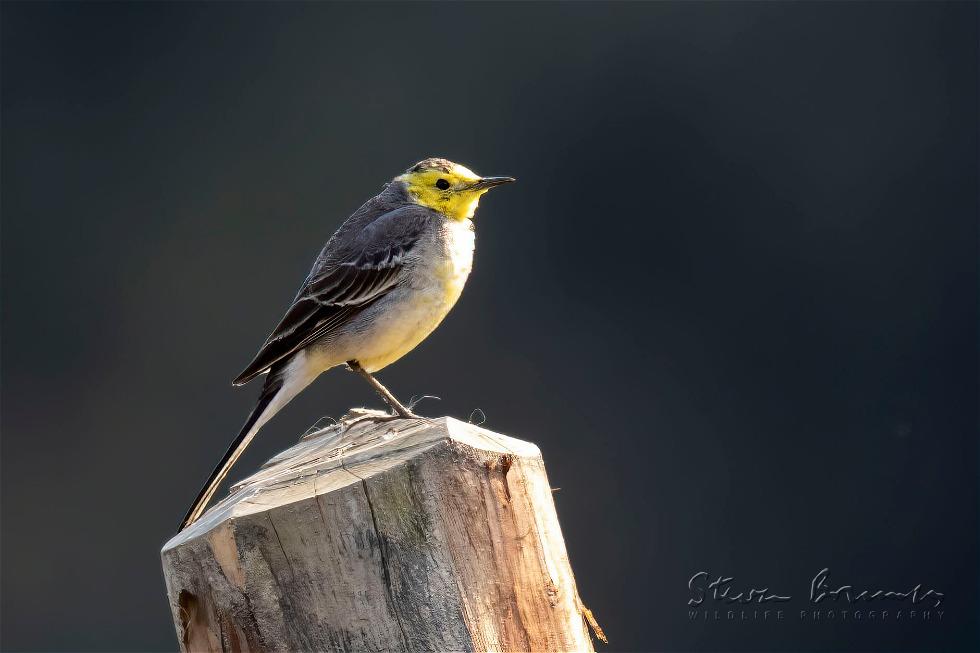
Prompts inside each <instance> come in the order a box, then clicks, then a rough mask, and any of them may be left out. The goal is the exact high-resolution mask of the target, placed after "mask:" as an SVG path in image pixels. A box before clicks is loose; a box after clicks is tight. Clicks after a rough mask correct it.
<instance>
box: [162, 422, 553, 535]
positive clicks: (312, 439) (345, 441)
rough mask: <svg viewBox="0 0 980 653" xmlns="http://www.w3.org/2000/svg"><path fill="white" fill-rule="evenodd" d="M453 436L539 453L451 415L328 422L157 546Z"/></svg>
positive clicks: (314, 492) (334, 484)
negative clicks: (345, 424) (346, 424)
mask: <svg viewBox="0 0 980 653" xmlns="http://www.w3.org/2000/svg"><path fill="white" fill-rule="evenodd" d="M448 441H453V442H457V443H459V444H462V445H465V446H468V447H471V448H473V449H477V450H482V451H490V452H497V453H509V454H513V455H515V456H518V457H521V458H540V457H541V451H540V450H539V449H538V447H537V445H535V444H534V443H531V442H527V441H525V440H519V439H517V438H512V437H510V436H507V435H503V434H502V433H495V432H493V431H489V430H487V429H484V428H481V427H479V426H475V425H473V424H468V423H466V422H461V421H459V420H457V419H454V418H452V417H439V418H434V419H420V420H410V419H406V420H398V421H397V422H388V423H381V424H371V423H361V424H357V425H355V426H353V427H350V428H346V429H345V428H343V427H341V426H333V427H330V428H327V429H323V430H322V431H320V432H317V433H314V434H312V435H306V436H304V438H303V439H302V440H300V442H299V443H298V444H296V445H294V446H292V447H290V448H288V449H286V450H285V451H282V452H280V453H278V454H276V455H275V456H273V457H272V458H270V459H269V460H268V461H267V462H266V463H265V464H264V465H262V467H261V468H260V469H259V471H257V472H255V473H254V474H252V475H251V476H249V477H247V478H245V479H244V480H242V481H240V482H238V483H236V484H235V485H233V486H232V489H231V493H230V494H229V496H227V497H226V498H225V499H223V500H221V501H220V502H218V503H217V504H215V505H214V506H213V507H212V508H211V509H210V510H208V511H207V512H206V513H204V515H203V516H202V517H201V518H200V519H199V520H198V521H196V522H195V523H194V524H192V525H191V526H189V527H187V528H185V529H184V530H183V531H181V532H180V533H178V534H177V535H175V536H174V537H173V538H171V539H170V541H168V542H167V543H166V544H165V545H164V546H163V549H162V553H166V552H168V551H171V550H173V549H175V548H177V547H178V546H180V545H182V544H184V543H186V542H189V541H190V540H193V539H196V538H198V537H201V536H204V535H207V534H209V533H210V532H211V531H212V530H214V529H215V528H217V527H220V526H221V525H222V524H224V523H226V522H227V521H228V520H229V519H233V518H235V517H241V516H245V515H250V514H253V513H257V512H264V511H267V510H269V509H271V508H275V507H278V506H283V505H287V504H290V503H293V502H296V501H302V500H304V499H309V498H311V497H313V496H319V495H322V494H328V493H330V492H333V491H335V490H338V489H340V488H343V487H346V486H347V485H350V484H352V483H357V482H360V478H359V477H357V476H355V475H354V474H352V473H350V472H349V471H347V469H346V468H347V467H349V466H351V465H358V466H362V465H365V464H366V463H369V464H370V467H371V470H372V473H371V475H372V476H373V475H375V474H378V473H382V472H384V471H387V470H389V469H392V468H394V467H396V466H398V465H401V464H404V463H405V462H407V461H409V460H411V459H412V458H415V457H417V456H418V455H419V454H421V453H422V452H423V451H426V450H428V449H430V448H432V447H434V446H437V445H438V444H440V443H443V442H448Z"/></svg>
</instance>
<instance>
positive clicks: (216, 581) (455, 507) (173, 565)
mask: <svg viewBox="0 0 980 653" xmlns="http://www.w3.org/2000/svg"><path fill="white" fill-rule="evenodd" d="M162 558H163V568H164V575H165V576H166V582H167V593H168V596H169V599H170V608H171V611H172V613H173V618H174V624H175V626H176V629H177V636H178V639H179V640H180V645H181V648H182V650H185V651H204V650H212V651H218V650H229V651H238V650H242V651H244V650H249V651H591V650H593V648H592V642H591V640H590V638H589V634H588V632H587V629H586V625H585V622H584V619H583V614H584V612H583V610H584V608H583V606H582V605H581V602H580V600H579V597H578V593H577V591H576V588H575V579H574V577H573V576H572V571H571V567H570V566H569V562H568V556H567V554H566V552H565V544H564V541H563V540H562V536H561V530H560V528H559V525H558V518H557V515H556V513H555V507H554V501H553V499H552V496H551V488H550V486H549V485H548V479H547V475H546V474H545V469H544V463H543V462H542V459H541V453H540V451H539V450H538V448H537V447H536V446H535V445H533V444H531V443H529V442H525V441H522V440H517V439H515V438H511V437H507V436H504V435H500V434H498V433H493V432H491V431H488V430H486V429H482V428H479V427H477V426H473V425H471V424H466V423H463V422H460V421H458V420H455V419H452V418H445V417H444V418H439V419H433V420H409V419H405V420H398V421H395V422H390V423H385V424H372V423H360V424H356V425H354V426H351V427H350V428H346V429H342V428H340V427H331V428H329V429H324V430H322V431H318V432H315V433H312V434H310V435H308V436H306V437H304V439H303V440H301V441H300V442H299V444H297V445H296V446H294V447H291V448H290V449H287V450H286V451H284V452H282V453H280V454H278V455H277V456H275V457H274V458H272V459H271V460H269V461H268V462H267V463H266V464H265V465H264V466H263V467H262V469H261V470H259V471H258V472H257V473H256V474H254V475H252V476H251V477H249V478H247V479H245V480H244V481H242V482H240V483H238V484H237V485H235V486H234V487H233V488H232V493H231V495H230V496H229V497H228V498H226V499H225V500H223V501H222V502H220V503H219V504H217V505H216V506H214V507H213V508H212V509H211V510H210V511H209V512H207V513H206V514H205V515H204V516H203V517H202V518H201V520H200V521H198V522H197V523H195V524H193V525H192V526H191V527H189V528H187V529H185V530H184V531H183V532H181V533H180V534H178V535H177V536H175V537H174V538H173V539H172V540H170V541H169V542H168V543H167V544H166V545H165V546H164V548H163V551H162Z"/></svg>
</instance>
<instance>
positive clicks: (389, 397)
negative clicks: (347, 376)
mask: <svg viewBox="0 0 980 653" xmlns="http://www.w3.org/2000/svg"><path fill="white" fill-rule="evenodd" d="M347 366H348V367H349V368H351V370H352V371H354V372H357V373H358V374H360V375H361V376H362V377H364V380H365V381H367V382H368V383H370V384H371V387H372V388H374V391H375V392H377V393H378V394H379V395H380V396H381V398H382V399H384V401H385V403H386V404H388V406H389V407H390V408H391V410H393V411H394V412H395V414H394V415H392V416H391V417H392V418H395V419H397V418H399V417H404V418H418V415H416V414H415V413H413V412H412V411H410V410H409V409H408V408H405V406H403V405H402V403H401V402H400V401H398V400H397V399H395V395H393V394H391V392H390V391H389V390H388V388H386V387H384V386H383V385H381V382H380V381H378V380H377V379H376V378H374V377H373V376H372V375H371V373H370V372H368V371H367V370H366V369H364V368H363V367H361V364H360V363H358V362H357V361H356V360H349V361H347ZM377 421H384V418H380V419H378V420H377Z"/></svg>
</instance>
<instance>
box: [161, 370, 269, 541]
mask: <svg viewBox="0 0 980 653" xmlns="http://www.w3.org/2000/svg"><path fill="white" fill-rule="evenodd" d="M282 386H283V380H282V378H281V376H280V375H279V373H277V371H276V370H275V369H273V370H272V371H270V372H269V376H267V377H266V380H265V385H264V386H263V387H262V394H261V395H259V401H258V403H256V404H255V408H254V409H252V413H251V414H250V415H249V416H248V419H247V420H245V424H244V426H242V430H241V431H240V432H239V433H238V436H237V437H236V438H235V440H234V442H232V443H231V446H229V447H228V451H226V452H225V455H224V456H223V457H222V458H221V462H219V463H218V465H217V467H215V468H214V471H213V472H211V476H210V477H209V478H208V481H207V483H205V484H204V487H203V488H201V491H200V493H199V494H198V495H197V498H196V499H195V500H194V503H193V504H191V507H190V509H189V510H188V511H187V514H186V515H185V516H184V519H183V521H181V522H180V528H178V529H177V532H178V533H179V532H180V531H182V530H184V529H185V528H187V527H188V526H190V525H191V524H193V523H194V522H195V521H197V520H198V519H199V518H200V516H201V515H202V514H204V509H205V508H207V506H208V503H209V502H210V501H211V497H213V496H214V493H215V492H217V490H218V486H220V485H221V483H222V481H224V480H225V477H226V476H227V475H228V472H229V471H230V470H231V468H232V466H234V464H235V462H236V461H237V460H238V459H239V458H240V457H241V455H242V454H243V453H244V452H245V449H246V448H247V447H248V445H249V444H250V443H251V442H252V438H254V437H255V434H256V433H258V430H259V428H261V426H262V423H264V422H265V420H263V422H262V423H259V420H260V419H261V418H262V416H263V414H264V413H265V412H266V409H267V408H269V405H270V404H271V403H272V401H273V400H274V399H275V398H276V395H277V394H279V391H280V390H281V389H282ZM270 417H271V416H270ZM266 419H268V417H267V418H266Z"/></svg>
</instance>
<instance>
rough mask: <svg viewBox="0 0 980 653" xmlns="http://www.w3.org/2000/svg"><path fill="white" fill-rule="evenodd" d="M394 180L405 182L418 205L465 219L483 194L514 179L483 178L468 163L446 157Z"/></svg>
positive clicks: (418, 164) (425, 162)
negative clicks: (449, 159)
mask: <svg viewBox="0 0 980 653" xmlns="http://www.w3.org/2000/svg"><path fill="white" fill-rule="evenodd" d="M395 181H400V182H402V183H404V184H405V188H406V189H407V190H408V194H409V196H411V198H412V199H413V200H414V201H415V202H417V203H418V204H421V205H422V206H427V207H429V208H430V209H433V210H435V211H438V212H439V213H442V214H443V215H445V216H446V217H448V218H451V219H453V220H466V219H467V218H472V217H473V213H475V212H476V207H477V205H478V204H479V203H480V196H481V195H483V194H484V193H485V192H487V191H488V190H490V189H491V188H493V187H494V186H499V185H500V184H506V183H508V182H511V181H514V178H513V177H481V176H480V175H478V174H476V173H475V172H473V171H472V170H470V169H469V168H467V167H466V166H461V165H459V164H458V163H453V162H452V161H447V160H446V159H426V160H425V161H419V162H418V163H416V164H415V165H413V166H412V167H411V168H409V169H408V170H407V171H406V172H405V174H403V175H399V176H398V177H395Z"/></svg>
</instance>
